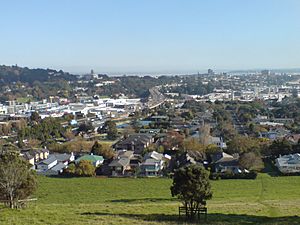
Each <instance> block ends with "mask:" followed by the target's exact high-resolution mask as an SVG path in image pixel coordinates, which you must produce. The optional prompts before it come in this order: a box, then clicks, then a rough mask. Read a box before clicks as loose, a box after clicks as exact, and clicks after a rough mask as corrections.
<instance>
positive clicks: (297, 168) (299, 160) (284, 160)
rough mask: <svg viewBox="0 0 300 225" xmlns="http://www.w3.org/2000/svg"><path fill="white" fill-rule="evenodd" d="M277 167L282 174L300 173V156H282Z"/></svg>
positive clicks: (277, 161)
mask: <svg viewBox="0 0 300 225" xmlns="http://www.w3.org/2000/svg"><path fill="white" fill-rule="evenodd" d="M276 166H277V168H278V169H279V170H280V172H282V173H297V172H300V154H299V153H296V154H290V155H284V156H281V157H279V158H277V159H276Z"/></svg>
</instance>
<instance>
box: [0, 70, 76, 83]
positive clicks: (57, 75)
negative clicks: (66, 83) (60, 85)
mask: <svg viewBox="0 0 300 225" xmlns="http://www.w3.org/2000/svg"><path fill="white" fill-rule="evenodd" d="M61 79H63V80H75V79H76V77H75V76H74V75H72V74H69V73H67V72H64V71H62V70H59V71H57V70H53V69H40V68H38V69H29V68H27V67H19V66H17V65H15V66H5V65H0V83H2V84H5V83H12V82H18V81H20V82H25V83H30V84H32V83H33V82H35V81H39V82H46V81H56V80H61Z"/></svg>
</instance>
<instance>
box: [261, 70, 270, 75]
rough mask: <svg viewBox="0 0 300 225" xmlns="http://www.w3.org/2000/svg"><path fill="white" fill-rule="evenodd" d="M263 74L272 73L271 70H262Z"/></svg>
mask: <svg viewBox="0 0 300 225" xmlns="http://www.w3.org/2000/svg"><path fill="white" fill-rule="evenodd" d="M261 75H270V70H262V71H261Z"/></svg>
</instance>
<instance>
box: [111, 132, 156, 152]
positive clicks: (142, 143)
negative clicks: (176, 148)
mask: <svg viewBox="0 0 300 225" xmlns="http://www.w3.org/2000/svg"><path fill="white" fill-rule="evenodd" d="M153 141H154V139H153V137H152V136H151V135H148V134H132V135H130V136H129V137H128V138H126V139H123V140H120V141H118V142H117V143H116V144H114V146H113V147H114V148H115V150H116V151H120V150H127V151H133V152H134V154H142V153H143V151H144V149H145V148H147V147H148V146H149V145H150V144H151V143H153Z"/></svg>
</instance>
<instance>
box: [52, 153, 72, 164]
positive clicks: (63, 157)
mask: <svg viewBox="0 0 300 225" xmlns="http://www.w3.org/2000/svg"><path fill="white" fill-rule="evenodd" d="M71 156H72V155H71V154H66V153H64V154H54V157H55V158H56V159H57V161H59V162H65V161H68V160H70V158H71Z"/></svg>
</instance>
